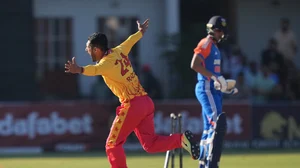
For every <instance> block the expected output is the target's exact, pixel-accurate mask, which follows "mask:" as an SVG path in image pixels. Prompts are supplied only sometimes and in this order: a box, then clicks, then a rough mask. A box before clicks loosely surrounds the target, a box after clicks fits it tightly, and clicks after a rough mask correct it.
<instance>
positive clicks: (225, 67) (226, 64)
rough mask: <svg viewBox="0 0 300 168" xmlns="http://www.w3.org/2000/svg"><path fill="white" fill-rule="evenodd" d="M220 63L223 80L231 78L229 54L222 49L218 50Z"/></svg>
mask: <svg viewBox="0 0 300 168" xmlns="http://www.w3.org/2000/svg"><path fill="white" fill-rule="evenodd" d="M220 52H221V56H222V61H221V64H222V65H221V68H222V74H223V76H224V78H225V79H228V78H231V70H230V54H229V53H228V52H226V51H225V50H224V49H223V48H220Z"/></svg>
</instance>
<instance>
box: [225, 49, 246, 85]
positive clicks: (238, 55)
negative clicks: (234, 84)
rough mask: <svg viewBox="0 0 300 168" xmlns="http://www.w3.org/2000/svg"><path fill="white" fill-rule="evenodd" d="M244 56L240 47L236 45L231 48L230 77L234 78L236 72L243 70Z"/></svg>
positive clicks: (236, 74)
mask: <svg viewBox="0 0 300 168" xmlns="http://www.w3.org/2000/svg"><path fill="white" fill-rule="evenodd" d="M244 61H245V56H244V55H243V53H242V51H241V48H240V47H239V46H236V47H234V48H233V50H232V55H231V57H230V63H229V64H230V71H231V72H230V74H231V78H232V79H236V78H237V76H238V74H239V73H240V72H242V71H243V70H244Z"/></svg>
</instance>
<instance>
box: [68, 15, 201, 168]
mask: <svg viewBox="0 0 300 168" xmlns="http://www.w3.org/2000/svg"><path fill="white" fill-rule="evenodd" d="M137 25H138V32H136V33H135V34H133V35H131V36H130V37H129V38H128V39H127V40H126V41H124V42H123V43H122V44H120V45H119V46H117V47H115V48H112V49H109V48H108V42H107V41H108V40H107V38H106V35H105V34H102V33H99V32H98V33H94V34H92V35H91V36H89V37H88V41H87V43H86V49H85V50H86V51H87V52H88V53H89V55H90V56H91V57H92V59H93V62H96V65H88V66H84V67H80V66H78V65H77V64H76V61H75V58H73V59H72V61H68V62H67V63H66V64H65V69H66V70H65V72H67V73H73V74H83V75H86V76H96V75H101V76H102V77H103V79H104V81H105V83H106V84H107V86H108V87H109V88H110V89H111V91H112V92H113V93H114V94H115V95H116V96H117V97H118V98H119V100H120V103H121V105H120V106H119V107H118V108H117V110H116V117H115V120H114V122H113V125H112V127H111V129H110V133H109V136H108V138H107V141H106V154H107V157H108V160H109V162H110V164H111V167H112V168H127V164H126V156H125V152H124V149H123V144H124V143H125V141H126V139H127V137H128V135H129V134H130V133H131V132H132V131H134V132H135V134H136V136H137V137H138V139H139V141H140V143H141V145H142V146H143V148H144V150H145V151H147V152H149V153H157V152H166V151H168V150H172V149H175V148H181V147H183V148H184V149H186V150H187V151H188V152H189V153H190V154H191V156H192V158H193V159H195V160H196V159H198V158H199V154H200V149H199V145H198V143H197V142H196V141H193V140H192V139H193V134H192V133H191V132H190V131H185V132H184V133H183V134H173V135H170V136H162V135H157V134H155V130H154V120H153V117H154V104H153V102H152V99H151V98H150V97H149V96H148V95H147V92H145V90H144V89H143V87H142V86H141V84H140V82H139V79H138V77H137V75H136V74H135V73H134V70H133V68H132V66H131V63H130V60H129V58H128V54H129V52H130V50H131V48H132V47H133V45H134V44H135V43H137V42H138V41H139V40H140V39H141V38H142V36H143V34H144V33H145V32H146V30H147V28H148V25H149V20H148V19H147V20H146V21H145V22H144V23H143V24H140V23H139V22H138V21H137Z"/></svg>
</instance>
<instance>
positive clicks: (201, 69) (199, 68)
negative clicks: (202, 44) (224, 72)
mask: <svg viewBox="0 0 300 168" xmlns="http://www.w3.org/2000/svg"><path fill="white" fill-rule="evenodd" d="M191 68H192V69H193V70H194V71H196V72H198V73H200V74H202V75H204V76H206V77H208V78H211V77H212V76H213V73H211V72H210V71H209V70H207V69H206V68H204V67H203V66H201V65H192V66H191Z"/></svg>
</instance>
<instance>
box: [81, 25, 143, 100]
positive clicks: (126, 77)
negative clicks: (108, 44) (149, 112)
mask: <svg viewBox="0 0 300 168" xmlns="http://www.w3.org/2000/svg"><path fill="white" fill-rule="evenodd" d="M142 36H143V35H142V33H141V32H140V31H138V32H137V33H135V34H133V35H131V36H129V38H128V39H127V40H125V41H124V42H123V43H122V44H120V45H119V46H117V47H115V48H112V49H111V50H110V51H109V53H108V55H106V56H105V57H103V58H102V59H101V60H100V61H99V62H98V63H97V64H96V65H88V66H85V67H83V68H84V70H83V74H84V75H86V76H96V75H101V76H102V77H103V79H104V81H105V83H106V85H107V86H108V87H109V88H110V90H111V91H112V92H113V93H114V94H115V95H116V96H117V97H118V98H119V100H120V102H121V103H125V102H128V101H129V100H131V99H133V98H134V97H136V96H144V95H147V93H146V92H145V90H144V88H143V87H142V85H141V84H140V81H139V79H138V76H137V75H136V74H135V72H134V70H133V68H132V65H131V63H130V60H129V58H128V54H129V52H130V51H131V48H132V47H133V45H134V44H135V43H137V42H138V41H139V40H140V39H141V38H142Z"/></svg>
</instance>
